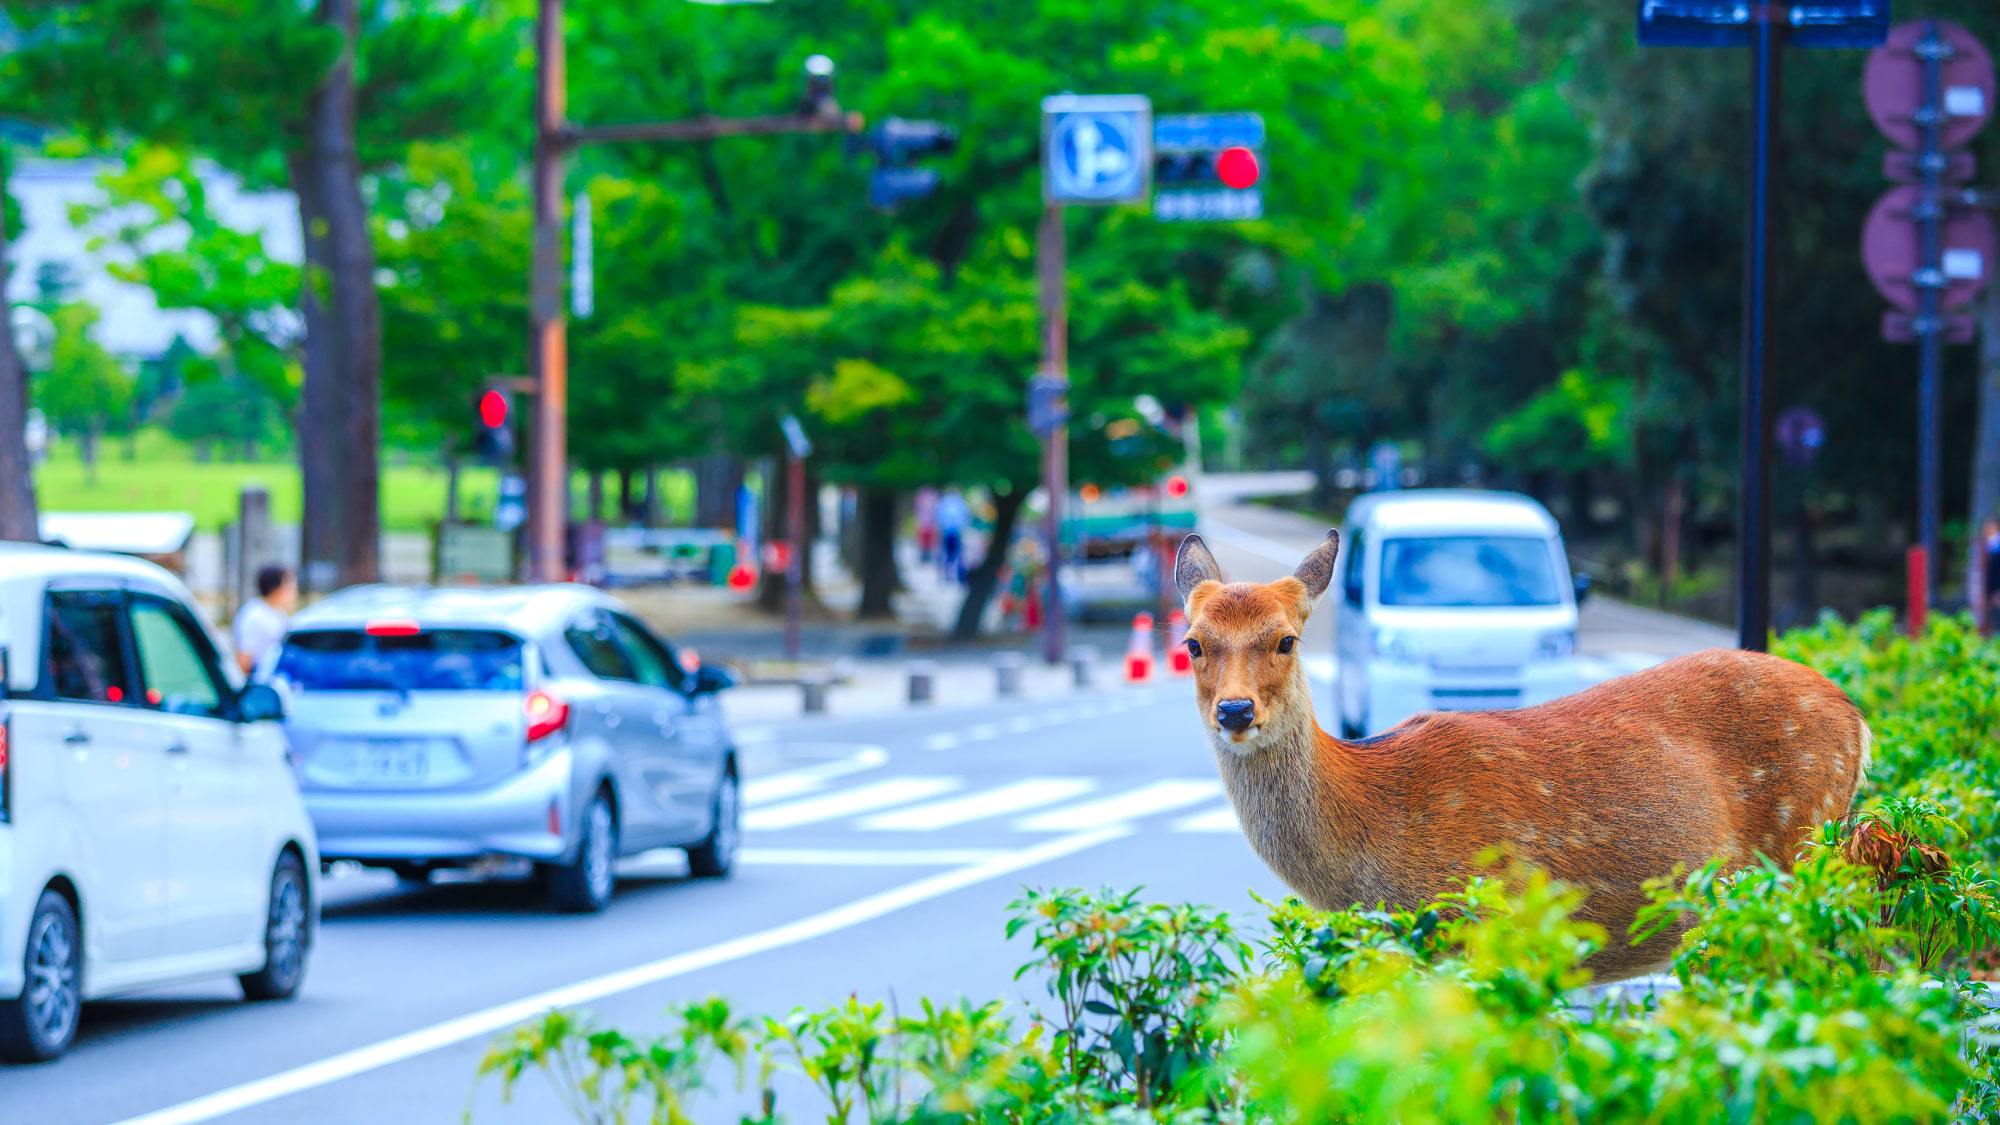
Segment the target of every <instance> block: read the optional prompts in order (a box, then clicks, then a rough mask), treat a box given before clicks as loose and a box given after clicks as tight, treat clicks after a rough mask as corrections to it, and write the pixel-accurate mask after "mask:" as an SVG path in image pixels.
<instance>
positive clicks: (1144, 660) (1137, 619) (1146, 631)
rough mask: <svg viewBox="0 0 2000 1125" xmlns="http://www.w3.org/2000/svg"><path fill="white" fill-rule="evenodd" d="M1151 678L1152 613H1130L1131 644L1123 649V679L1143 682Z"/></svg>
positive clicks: (1129, 681)
mask: <svg viewBox="0 0 2000 1125" xmlns="http://www.w3.org/2000/svg"><path fill="white" fill-rule="evenodd" d="M1152 678H1153V615H1152V614H1150V613H1135V614H1133V615H1132V644H1131V646H1130V647H1128V648H1127V649H1126V650H1125V679H1126V681H1127V682H1128V683H1134V684H1139V683H1144V682H1146V681H1147V680H1150V679H1152Z"/></svg>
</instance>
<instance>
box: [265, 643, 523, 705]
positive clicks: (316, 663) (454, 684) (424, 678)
mask: <svg viewBox="0 0 2000 1125" xmlns="http://www.w3.org/2000/svg"><path fill="white" fill-rule="evenodd" d="M522 658H523V646H522V644H521V639H520V638H519V637H516V636H514V635H513V634H512V633H503V632H501V631H499V630H497V629H423V630H419V631H417V632H413V633H400V632H399V633H394V634H385V635H382V636H371V635H369V634H368V633H367V632H366V631H364V630H361V629H301V630H299V631H297V632H294V633H291V634H289V635H287V636H286V637H285V640H284V643H283V644H282V645H281V646H279V649H278V662H277V666H276V667H275V668H274V669H273V670H272V672H271V677H272V678H273V679H275V680H279V681H282V682H283V683H284V684H286V685H287V686H289V687H290V688H292V689H293V690H295V691H520V690H521V686H522V684H523V682H524V681H523V671H522V667H521V663H522Z"/></svg>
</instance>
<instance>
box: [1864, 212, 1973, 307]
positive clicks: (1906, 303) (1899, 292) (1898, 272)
mask: <svg viewBox="0 0 2000 1125" xmlns="http://www.w3.org/2000/svg"><path fill="white" fill-rule="evenodd" d="M1919 194H1920V193H1919V190H1918V188H1917V187H1916V185H1914V184H1904V185H1902V186H1900V187H1893V188H1890V189H1889V190H1888V191H1887V192H1886V193H1884V194H1883V196H1882V198H1881V199H1878V200H1876V201H1875V206H1874V207H1872V208H1870V209H1869V211H1868V221H1867V222H1865V223H1863V224H1862V225H1861V263H1862V265H1864V266H1866V267H1867V268H1868V280H1870V281H1872V282H1874V283H1875V291H1876V292H1878V293H1880V294H1882V299H1883V300H1885V301H1887V302H1889V303H1890V304H1891V305H1894V306H1895V307H1896V308H1899V309H1901V310H1903V311H1904V312H1912V313H1913V312H1916V311H1917V304H1918V289H1917V285H1916V276H1915V275H1916V272H1917V267H1918V265H1919V262H1918V259H1919V257H1920V256H1921V248H1920V247H1919V246H1918V244H1917V224H1916V220H1915V219H1914V218H1912V213H1913V212H1914V211H1915V210H1916V207H1917V200H1918V198H1919ZM1994 241H1995V239H1994V231H1993V216H1991V215H1989V214H1987V213H1986V212H1984V211H1972V210H1967V209H1966V208H1963V207H1957V208H1951V209H1949V210H1947V211H1946V212H1945V220H1944V261H1943V272H1944V281H1945V288H1944V308H1945V310H1947V311H1949V310H1951V309H1957V308H1963V307H1964V306H1966V305H1967V304H1970V303H1971V301H1972V298H1973V297H1974V296H1975V295H1976V294H1977V293H1978V292H1979V289H1980V286H1982V285H1983V284H1984V283H1985V281H1986V274H1987V271H1989V270H1991V269H1992V268H1993V256H1994V252H1995V250H1994Z"/></svg>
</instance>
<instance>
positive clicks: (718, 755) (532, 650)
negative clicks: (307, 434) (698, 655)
mask: <svg viewBox="0 0 2000 1125" xmlns="http://www.w3.org/2000/svg"><path fill="white" fill-rule="evenodd" d="M259 675H260V676H261V677H263V678H265V679H268V680H269V681H270V682H272V683H273V684H274V685H276V686H277V687H278V688H279V689H280V690H281V691H283V692H284V693H285V694H286V695H287V697H288V711H287V719H286V730H287V733H288V735H289V737H290V740H291V751H292V756H293V764H294V767H295V768H296V770H297V771H298V777H299V787H300V790H301V791H302V792H303V793H304V795H305V801H306V807H307V809H308V811H309V812H310V813H311V815H312V820H313V825H314V827H315V829H316V830H317V831H318V833H319V850H320V856H321V858H322V859H323V860H325V861H327V862H333V861H337V860H354V861H357V862H360V863H363V864H367V865H369V866H374V867H385V868H388V869H390V870H392V871H394V872H395V873H396V874H397V875H398V877H400V878H403V879H407V880H412V881H421V880H425V879H428V878H429V877H430V874H431V872H432V871H434V870H436V869H438V868H440V867H454V866H458V867H462V866H470V865H475V864H480V863H483V862H486V861H490V860H494V859H527V860H531V861H533V862H534V863H535V864H536V866H537V867H538V868H539V870H540V871H541V872H542V874H543V875H544V876H545V878H546V880H547V884H548V888H549V892H550V896H551V897H552V899H553V900H554V902H555V904H556V905H557V906H558V907H560V908H562V909H565V910H575V911H595V910H601V909H603V908H604V906H605V905H606V904H607V903H608V902H609V901H610V899H611V891H612V885H613V881H614V880H613V870H612V869H613V865H614V863H615V861H616V860H617V858H618V857H619V856H621V855H630V854H633V853H636V852H642V851H647V850H649V849H652V848H660V847H676V848H685V849H686V850H687V855H688V866H689V868H690V870H691V871H692V872H693V873H694V874H695V875H697V876H706V877H718V876H725V875H727V874H729V871H730V868H731V866H732V865H733V863H734V862H735V858H736V850H737V843H738V841H739V840H740V839H741V819H740V807H741V799H740V790H739V787H738V776H739V774H738V769H737V755H736V747H735V745H734V743H733V741H732V739H731V738H730V735H729V731H728V730H727V728H726V727H725V726H724V724H723V721H722V713H721V709H720V707H719V706H718V705H717V701H716V698H715V697H716V693H717V692H719V691H721V690H723V689H724V688H727V687H730V686H731V685H732V684H733V683H734V680H733V678H732V677H731V676H730V675H729V673H728V672H727V671H726V670H723V669H721V668H715V667H705V668H701V669H699V670H697V671H693V672H690V671H688V670H687V669H686V668H684V667H683V666H682V664H681V661H680V660H679V658H678V657H677V656H676V654H675V653H674V650H673V649H672V648H671V647H669V646H668V644H667V643H666V642H665V641H662V640H661V639H660V638H658V637H656V636H654V635H653V633H652V632H651V631H649V630H648V629H647V628H646V627H645V626H644V625H642V624H640V623H639V621H638V620H636V619H635V618H634V617H633V616H632V615H631V614H630V613H629V612H628V611H627V610H626V609H625V608H624V607H623V606H622V605H621V604H619V602H618V601H617V600H616V599H614V598H612V597H610V596H608V595H606V594H604V593H601V592H599V591H597V590H594V589H591V588H589V587H584V586H532V587H516V588H508V589H491V590H489V589H416V588H407V587H389V586H364V587H356V588H353V589H349V590H343V591H341V592H340V593H338V594H335V595H333V596H332V597H330V598H327V599H326V600H325V601H322V602H320V603H318V604H317V605H314V606H312V607H311V608H309V609H307V610H305V611H304V612H302V613H300V614H299V615H298V616H297V617H296V618H294V619H293V620H292V623H291V626H290V628H289V630H288V631H287V633H286V635H285V638H284V642H283V644H282V645H281V646H279V647H278V648H277V649H276V650H275V651H274V652H273V653H271V654H270V655H268V656H267V657H266V658H265V661H264V663H263V665H262V667H261V668H260V669H259Z"/></svg>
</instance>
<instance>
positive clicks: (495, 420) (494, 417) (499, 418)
mask: <svg viewBox="0 0 2000 1125" xmlns="http://www.w3.org/2000/svg"><path fill="white" fill-rule="evenodd" d="M479 422H480V424H481V425H483V426H485V427H486V428H487V429H489V430H497V429H499V428H500V427H502V426H504V425H506V424H507V396H506V395H503V394H501V393H500V392H499V391H487V392H486V393H485V394H483V395H480V396H479Z"/></svg>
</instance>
